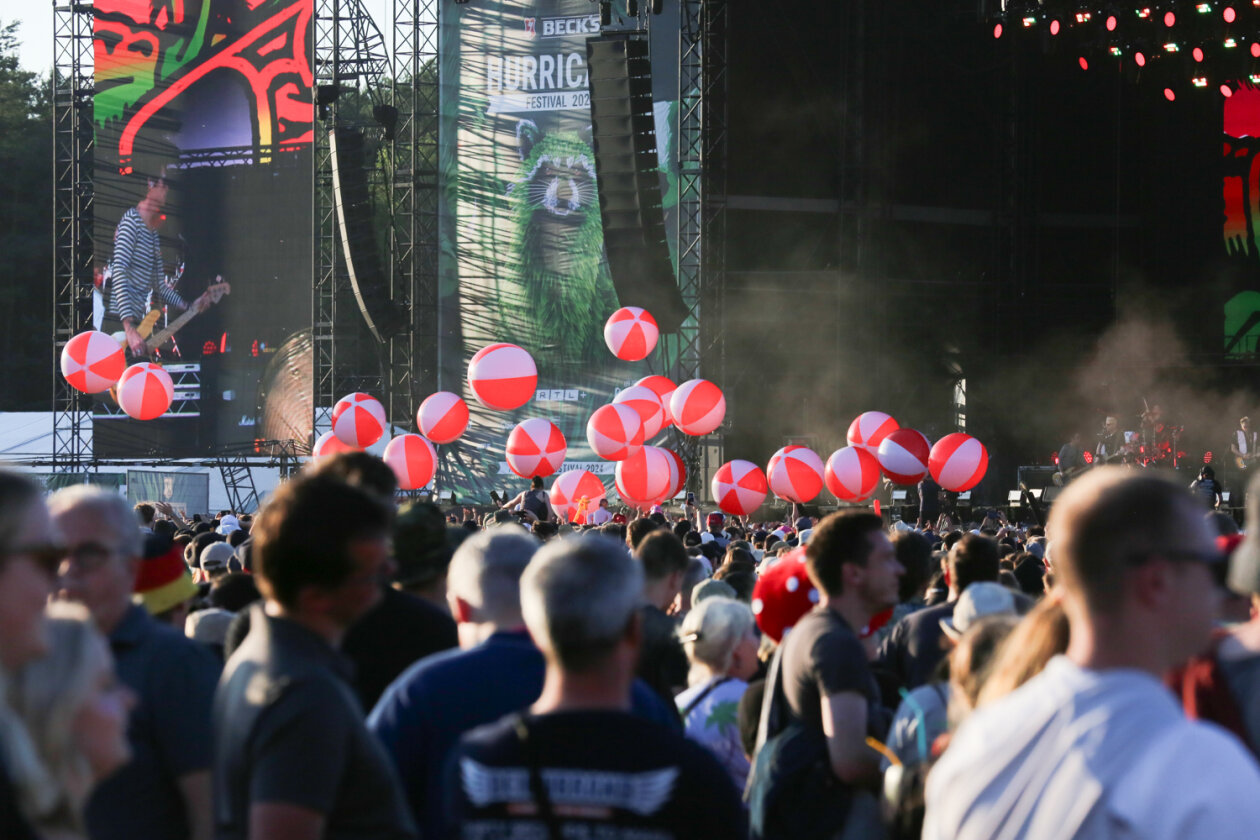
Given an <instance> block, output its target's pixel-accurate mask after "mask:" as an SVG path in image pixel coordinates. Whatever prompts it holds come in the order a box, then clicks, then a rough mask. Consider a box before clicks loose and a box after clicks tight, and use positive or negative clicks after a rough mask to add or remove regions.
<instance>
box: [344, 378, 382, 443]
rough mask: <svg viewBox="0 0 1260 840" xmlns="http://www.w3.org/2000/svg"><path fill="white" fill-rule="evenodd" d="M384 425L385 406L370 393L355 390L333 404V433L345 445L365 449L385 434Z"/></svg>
mask: <svg viewBox="0 0 1260 840" xmlns="http://www.w3.org/2000/svg"><path fill="white" fill-rule="evenodd" d="M385 426H386V421H385V406H383V405H381V401H380V400H378V399H377V398H376V397H373V396H372V395H371V394H364V393H362V392H359V391H356V392H355V393H353V394H350V395H349V396H345V397H342V398H341V399H339V400H337V404H336V405H334V406H333V411H332V430H333V434H334V435H336V436H337V440H339V441H341V442H342V443H344V444H345V445H346V446H353V447H354V448H356V449H367V448H368V447H369V446H371V445H372V444H374V443H376V442H377V441H378V440H380V439H381V436H382V435H384V434H385Z"/></svg>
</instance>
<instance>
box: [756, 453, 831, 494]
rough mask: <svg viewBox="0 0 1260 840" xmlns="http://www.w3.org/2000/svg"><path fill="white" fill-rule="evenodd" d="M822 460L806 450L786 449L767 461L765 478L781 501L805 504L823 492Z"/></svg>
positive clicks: (816, 454)
mask: <svg viewBox="0 0 1260 840" xmlns="http://www.w3.org/2000/svg"><path fill="white" fill-rule="evenodd" d="M823 469H824V467H823V460H822V458H820V457H819V456H818V453H817V452H815V451H814V450H812V449H810V448H809V447H806V446H785V447H783V448H782V449H780V450H779V451H778V452H776V453H774V455H772V456H771V457H770V463H769V464H768V465H767V466H766V477H767V479H768V480H769V482H770V490H771V491H773V493H774V495H776V496H778V497H779V498H780V499H787V500H788V501H789V502H797V503H798V504H804V503H805V502H808V501H810V500H811V499H813V498H814V497H815V496H817V495H818V494H819V493H821V492H822V489H823Z"/></svg>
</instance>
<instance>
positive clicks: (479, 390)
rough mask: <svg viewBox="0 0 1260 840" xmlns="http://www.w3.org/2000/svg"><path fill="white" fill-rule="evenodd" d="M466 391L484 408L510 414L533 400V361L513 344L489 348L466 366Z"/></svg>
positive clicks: (535, 373)
mask: <svg viewBox="0 0 1260 840" xmlns="http://www.w3.org/2000/svg"><path fill="white" fill-rule="evenodd" d="M468 387H469V389H470V390H472V392H473V396H474V397H476V398H477V401H478V402H480V403H481V404H482V405H484V406H485V407H486V408H493V409H495V410H496V411H511V410H512V409H514V408H520V407H521V406H523V405H525V403H527V402H529V401H530V400H531V399H533V398H534V391H535V389H536V388H537V387H538V367H537V366H536V365H535V364H534V357H533V356H531V355H529V353H527V352H525V351H524V350H523V349H522V348H520V347H517V346H516V345H515V344H504V343H499V344H491V345H489V346H488V347H482V348H481V349H480V350H478V351H477V353H476V355H474V356H473V357H472V361H470V362H469V363H468Z"/></svg>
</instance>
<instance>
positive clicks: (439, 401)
mask: <svg viewBox="0 0 1260 840" xmlns="http://www.w3.org/2000/svg"><path fill="white" fill-rule="evenodd" d="M416 426H417V427H418V428H419V429H420V434H422V435H424V436H425V437H427V438H428V439H429V440H431V441H433V442H434V443H454V442H455V441H456V440H458V439H459V436H460V435H462V434H463V433H464V431H465V430H467V428H468V404H467V403H466V402H464V401H463V400H462V399H460V396H459V395H458V394H452V393H451V392H450V391H438V392H437V393H436V394H430V395H429V396H428V397H427V398H425V401H424V402H422V403H420V408H419V409H417V410H416Z"/></svg>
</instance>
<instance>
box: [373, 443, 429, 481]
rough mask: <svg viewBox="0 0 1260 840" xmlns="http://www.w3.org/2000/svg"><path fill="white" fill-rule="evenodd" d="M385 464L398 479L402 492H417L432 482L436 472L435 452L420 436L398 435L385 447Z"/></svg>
mask: <svg viewBox="0 0 1260 840" xmlns="http://www.w3.org/2000/svg"><path fill="white" fill-rule="evenodd" d="M383 460H384V461H385V463H387V464H389V466H390V469H392V470H393V471H394V475H395V476H397V477H398V486H399V487H400V488H402V489H403V490H418V489H420V488H421V487H424V486H425V485H426V484H428V483H429V482H430V481H432V480H433V475H434V473H436V472H437V452H436V451H435V450H434V449H433V444H431V443H429V442H428V441H427V440H425V439H424V438H422V437H420V435H413V434H411V433H407V434H405V435H399V436H398V437H396V438H394V439H393V440H391V441H390V442H389V443H388V444H386V446H385V457H384V459H383Z"/></svg>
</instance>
